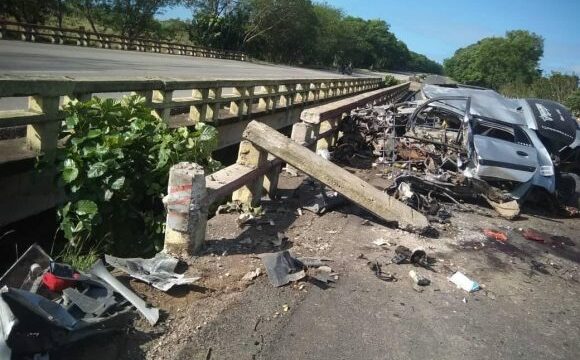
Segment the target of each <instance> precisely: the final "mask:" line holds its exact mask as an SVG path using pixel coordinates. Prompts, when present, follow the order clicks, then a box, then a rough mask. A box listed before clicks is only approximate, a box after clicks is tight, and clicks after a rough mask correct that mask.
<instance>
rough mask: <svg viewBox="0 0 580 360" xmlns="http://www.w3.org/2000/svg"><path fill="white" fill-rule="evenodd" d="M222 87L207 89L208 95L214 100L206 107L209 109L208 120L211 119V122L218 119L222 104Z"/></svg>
mask: <svg viewBox="0 0 580 360" xmlns="http://www.w3.org/2000/svg"><path fill="white" fill-rule="evenodd" d="M222 90H223V89H222V88H221V87H217V88H213V89H210V91H209V97H210V98H212V99H213V100H214V103H213V104H209V107H208V109H209V110H210V111H211V115H210V116H209V118H208V120H210V121H212V122H217V121H218V119H219V115H220V108H221V106H222V102H221V99H222Z"/></svg>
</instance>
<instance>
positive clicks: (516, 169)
mask: <svg viewBox="0 0 580 360" xmlns="http://www.w3.org/2000/svg"><path fill="white" fill-rule="evenodd" d="M471 131H472V134H473V135H472V136H473V143H472V144H473V145H472V146H473V151H472V152H471V156H472V160H473V163H474V164H475V173H476V175H477V176H478V177H480V178H492V179H496V180H509V181H516V182H527V181H529V180H530V179H531V178H532V177H533V176H534V173H535V172H536V171H537V168H538V166H539V164H538V155H537V151H536V149H535V148H534V147H533V145H532V142H531V141H530V139H529V138H528V136H527V135H526V134H525V132H524V131H523V130H522V129H521V128H519V126H517V125H511V124H506V123H501V122H495V121H491V120H483V119H481V118H477V117H475V118H474V119H473V120H472V129H471Z"/></svg>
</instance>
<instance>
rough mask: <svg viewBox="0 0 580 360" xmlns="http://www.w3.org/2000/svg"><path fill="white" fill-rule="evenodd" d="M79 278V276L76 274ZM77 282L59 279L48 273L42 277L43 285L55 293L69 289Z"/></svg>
mask: <svg viewBox="0 0 580 360" xmlns="http://www.w3.org/2000/svg"><path fill="white" fill-rule="evenodd" d="M74 276H75V277H78V274H74ZM75 282H76V280H71V279H63V278H59V277H57V276H56V275H54V274H53V273H51V272H47V273H45V274H44V275H42V283H43V284H44V286H46V287H47V288H48V290H50V291H53V292H60V291H62V290H64V289H66V288H68V287H71V286H73V285H74V284H75Z"/></svg>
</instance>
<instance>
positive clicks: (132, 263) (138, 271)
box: [105, 252, 200, 291]
mask: <svg viewBox="0 0 580 360" xmlns="http://www.w3.org/2000/svg"><path fill="white" fill-rule="evenodd" d="M105 262H106V263H107V264H109V265H111V266H113V267H114V268H116V269H120V270H123V271H124V272H126V273H127V274H129V275H130V276H131V277H133V278H135V279H139V280H141V281H144V282H146V283H147V284H151V285H152V286H153V287H154V288H156V289H159V290H162V291H168V290H169V289H171V288H172V287H173V286H175V285H185V284H193V283H194V282H196V281H197V280H199V279H200V277H199V276H196V277H188V278H186V277H185V276H184V275H183V274H177V273H175V268H176V267H177V264H178V263H179V260H178V259H177V258H175V257H173V256H171V255H168V254H166V253H163V252H160V253H157V254H156V255H155V256H154V257H153V258H151V259H141V258H131V259H122V258H117V257H114V256H111V255H105Z"/></svg>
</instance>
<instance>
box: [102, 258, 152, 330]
mask: <svg viewBox="0 0 580 360" xmlns="http://www.w3.org/2000/svg"><path fill="white" fill-rule="evenodd" d="M91 274H93V275H95V276H97V277H99V278H100V279H101V280H103V281H105V282H106V283H107V284H108V285H109V286H111V287H112V288H113V289H115V291H116V292H118V293H119V294H121V295H122V296H123V297H124V298H125V299H127V301H129V302H130V303H131V304H133V306H135V307H136V308H137V310H139V312H140V313H141V314H143V316H144V317H145V318H146V319H147V321H149V323H150V324H151V325H155V324H156V323H157V320H159V309H157V308H155V307H149V306H148V305H147V303H145V301H143V299H141V298H140V297H139V296H137V295H136V294H135V293H134V292H132V291H131V290H129V289H128V288H127V287H126V286H125V285H123V284H122V283H121V282H120V281H119V280H117V279H116V278H115V277H114V276H113V275H111V274H110V273H109V272H108V271H107V269H106V268H105V265H104V264H103V262H102V261H101V260H97V261H96V262H95V263H94V264H93V267H92V268H91Z"/></svg>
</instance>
